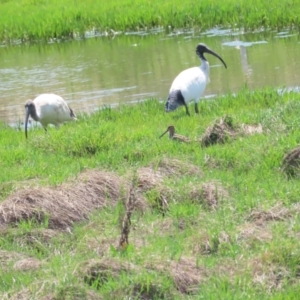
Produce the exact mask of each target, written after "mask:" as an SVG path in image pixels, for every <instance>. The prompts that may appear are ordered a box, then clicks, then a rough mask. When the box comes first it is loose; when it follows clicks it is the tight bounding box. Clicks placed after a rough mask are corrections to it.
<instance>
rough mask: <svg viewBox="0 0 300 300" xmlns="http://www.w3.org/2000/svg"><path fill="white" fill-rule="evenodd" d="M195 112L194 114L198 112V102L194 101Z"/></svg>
mask: <svg viewBox="0 0 300 300" xmlns="http://www.w3.org/2000/svg"><path fill="white" fill-rule="evenodd" d="M195 112H196V114H199V109H198V102H196V103H195Z"/></svg>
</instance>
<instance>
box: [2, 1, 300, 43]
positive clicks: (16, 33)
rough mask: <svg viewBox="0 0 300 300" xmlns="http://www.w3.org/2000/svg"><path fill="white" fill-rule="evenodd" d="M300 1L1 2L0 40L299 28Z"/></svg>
mask: <svg viewBox="0 0 300 300" xmlns="http://www.w3.org/2000/svg"><path fill="white" fill-rule="evenodd" d="M297 4H300V3H299V1H279V0H274V1H271V2H270V1H259V0H253V1H251V2H249V1H247V0H239V1H235V0H225V1H221V2H220V1H200V2H197V3H196V2H195V1H192V0H187V1H184V3H183V2H182V1H179V0H172V1H162V0H156V1H144V0H136V1H129V0H118V1H113V2H111V1H99V0H96V1H91V0H87V1H84V2H82V1H70V0H66V1H63V2H62V1H58V0H51V1H44V0H35V1H33V0H22V1H16V0H12V1H1V2H0V11H1V12H2V13H1V18H0V38H1V40H2V41H3V42H7V43H9V42H10V41H12V40H14V41H15V40H16V39H21V40H22V41H26V40H30V41H32V40H49V39H51V38H52V39H53V38H73V37H78V36H79V37H80V36H83V35H84V32H85V31H87V30H93V29H96V30H97V31H98V32H99V33H101V34H103V33H104V32H106V31H108V32H110V29H113V30H114V31H136V30H145V29H149V28H153V27H157V26H162V27H164V28H166V29H167V30H172V29H173V28H195V29H196V30H197V29H198V30H202V29H207V28H212V27H214V26H223V27H227V28H228V27H231V28H244V29H245V30H254V29H261V28H264V29H278V30H279V29H282V28H284V27H293V28H296V29H297V30H298V29H299V17H298V16H299V14H300V5H297Z"/></svg>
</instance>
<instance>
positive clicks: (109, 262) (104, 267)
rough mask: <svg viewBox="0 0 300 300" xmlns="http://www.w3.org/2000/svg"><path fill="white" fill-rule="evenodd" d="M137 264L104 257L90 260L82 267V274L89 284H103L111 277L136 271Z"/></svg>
mask: <svg viewBox="0 0 300 300" xmlns="http://www.w3.org/2000/svg"><path fill="white" fill-rule="evenodd" d="M135 269H136V268H135V266H134V265H132V264H130V263H128V264H127V265H125V264H124V263H121V262H119V261H117V260H114V259H109V258H103V259H101V260H89V261H87V262H86V263H85V264H84V265H83V266H82V267H81V269H80V271H79V272H80V276H82V277H83V279H84V281H85V282H86V283H87V284H89V285H94V284H95V282H96V283H97V286H98V287H100V286H101V285H103V284H104V283H105V282H107V280H108V279H109V278H116V277H118V276H119V275H120V274H121V273H122V272H130V271H136V270H135Z"/></svg>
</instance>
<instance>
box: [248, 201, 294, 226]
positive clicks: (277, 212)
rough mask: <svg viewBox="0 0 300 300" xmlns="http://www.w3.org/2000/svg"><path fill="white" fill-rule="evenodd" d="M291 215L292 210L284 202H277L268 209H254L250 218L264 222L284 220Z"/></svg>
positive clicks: (257, 222)
mask: <svg viewBox="0 0 300 300" xmlns="http://www.w3.org/2000/svg"><path fill="white" fill-rule="evenodd" d="M289 217H291V212H290V210H289V209H288V208H286V207H284V206H283V204H282V203H281V202H280V203H277V204H276V205H274V206H273V207H271V208H270V209H268V210H262V209H255V210H253V211H252V212H251V213H250V215H249V217H248V219H249V220H251V221H254V222H255V223H256V224H262V225H263V224H264V223H265V222H268V221H283V220H285V219H286V218H289Z"/></svg>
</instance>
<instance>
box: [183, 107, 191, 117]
mask: <svg viewBox="0 0 300 300" xmlns="http://www.w3.org/2000/svg"><path fill="white" fill-rule="evenodd" d="M184 106H185V111H186V114H187V115H188V116H190V112H189V109H188V107H187V105H186V104H184Z"/></svg>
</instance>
